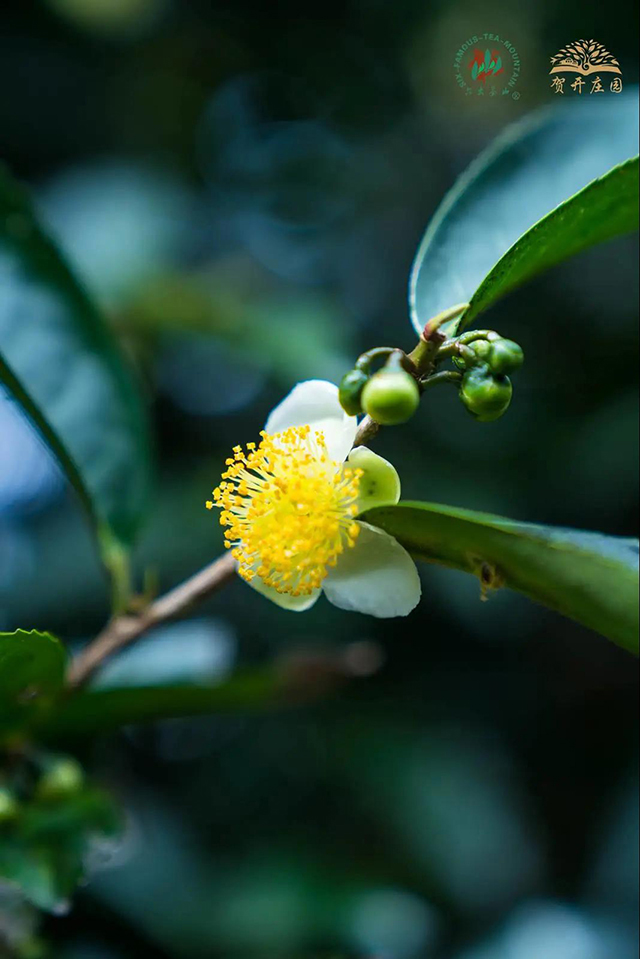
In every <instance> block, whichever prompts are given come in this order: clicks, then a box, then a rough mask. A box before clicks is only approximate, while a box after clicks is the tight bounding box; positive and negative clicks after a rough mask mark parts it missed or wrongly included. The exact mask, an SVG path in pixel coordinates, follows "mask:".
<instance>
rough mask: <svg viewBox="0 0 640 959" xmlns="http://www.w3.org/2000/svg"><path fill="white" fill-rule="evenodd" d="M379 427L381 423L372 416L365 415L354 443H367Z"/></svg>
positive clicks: (357, 444) (356, 444) (359, 444)
mask: <svg viewBox="0 0 640 959" xmlns="http://www.w3.org/2000/svg"><path fill="white" fill-rule="evenodd" d="M379 429H380V424H379V423H376V421H375V420H372V419H371V417H370V416H365V418H364V419H363V420H362V422H361V423H360V426H359V427H358V432H357V433H356V438H355V439H354V441H353V445H354V446H364V444H365V443H367V442H368V441H369V440H371V439H373V437H374V436H375V435H376V433H377V432H378V430H379Z"/></svg>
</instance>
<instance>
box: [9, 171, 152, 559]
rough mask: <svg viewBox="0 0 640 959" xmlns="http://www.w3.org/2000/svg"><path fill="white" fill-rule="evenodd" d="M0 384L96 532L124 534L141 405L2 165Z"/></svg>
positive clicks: (142, 429) (132, 504)
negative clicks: (36, 433)
mask: <svg viewBox="0 0 640 959" xmlns="http://www.w3.org/2000/svg"><path fill="white" fill-rule="evenodd" d="M0 286H1V288H2V296H1V297H0V356H1V357H2V361H1V362H0V382H3V383H4V384H5V386H6V387H7V388H8V390H9V392H10V394H12V395H13V396H14V397H15V399H16V401H17V402H18V403H19V404H20V405H21V406H22V407H23V409H24V410H25V412H26V413H27V415H28V416H29V417H30V418H31V419H32V421H33V423H34V425H35V426H36V427H37V428H38V429H39V430H40V432H41V433H42V435H43V437H44V439H45V441H46V442H47V443H48V444H49V445H50V446H51V448H52V450H53V452H54V454H55V455H56V456H57V458H58V460H59V462H60V464H61V466H62V468H63V470H64V471H65V473H66V474H67V476H68V478H69V480H70V481H71V483H72V484H73V485H74V487H75V488H76V490H77V491H78V493H79V494H80V496H81V498H82V500H83V502H84V504H85V505H86V506H87V508H88V509H89V510H90V512H91V514H92V515H93V517H94V519H95V521H96V524H97V525H98V527H99V528H100V530H101V532H102V534H103V538H104V539H106V540H114V541H116V542H120V543H128V542H130V541H131V539H132V537H133V535H134V533H135V530H136V528H137V526H138V524H139V522H140V520H141V517H142V515H143V512H144V509H145V505H146V501H147V498H148V495H147V494H148V478H149V460H150V457H149V435H148V427H147V422H146V416H145V412H144V409H143V404H142V401H141V398H140V395H139V391H138V390H137V388H136V386H135V384H134V380H133V377H132V376H131V374H130V372H129V371H128V369H127V366H126V364H125V362H124V361H123V358H122V357H121V356H120V353H119V351H118V348H117V344H116V342H115V340H114V338H113V337H112V336H111V334H110V332H109V330H108V328H107V326H106V325H105V323H104V321H103V320H102V318H101V317H100V315H99V314H98V312H97V311H96V309H95V307H94V306H93V304H92V303H91V301H90V300H89V298H88V297H87V296H86V294H85V293H84V291H83V290H82V289H81V287H80V286H79V285H78V283H77V282H76V281H75V279H74V277H73V275H72V274H71V272H70V271H69V269H68V268H67V266H66V264H65V262H64V260H63V259H62V257H61V256H60V254H59V252H58V250H57V249H56V248H55V246H54V245H53V244H52V243H51V241H50V240H49V239H48V238H47V237H46V235H45V234H44V233H43V232H42V230H41V229H40V226H39V225H38V223H37V221H36V219H35V217H34V215H33V211H32V209H31V205H30V203H29V201H28V198H27V197H26V195H25V193H24V191H23V190H22V189H21V188H20V187H19V186H18V185H17V184H16V183H15V182H14V181H13V180H12V178H11V177H10V176H9V175H8V174H7V172H6V171H4V170H0Z"/></svg>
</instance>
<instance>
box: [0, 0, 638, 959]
mask: <svg viewBox="0 0 640 959" xmlns="http://www.w3.org/2000/svg"><path fill="white" fill-rule="evenodd" d="M637 27H638V24H637V4H635V3H632V2H630V0H629V2H622V3H619V4H617V5H615V6H613V5H603V4H593V3H592V4H585V3H584V2H577V0H571V2H563V3H562V4H557V3H551V2H548V0H547V2H544V3H538V4H535V5H534V4H525V3H522V2H520V3H506V0H497V2H490V3H485V4H482V5H477V4H472V3H469V2H465V0H460V2H455V3H445V2H440V3H430V4H427V3H424V2H421V3H419V2H416V0H401V2H397V3H393V4H392V3H390V2H387V3H384V2H382V0H360V2H357V0H353V2H349V3H346V4H338V3H334V4H331V3H323V4H318V3H314V2H313V0H312V2H311V3H310V4H306V5H305V6H304V7H299V6H297V5H293V4H292V5H287V4H283V5H278V6H273V5H268V6H265V5H263V4H260V3H258V2H253V3H248V2H243V3H239V4H238V3H235V4H233V3H230V2H218V3H211V2H209V0H189V2H180V0H40V2H35V0H5V3H4V5H3V13H2V33H1V35H0V84H1V89H2V96H1V97H0V108H1V115H0V129H1V130H2V143H3V147H2V149H3V156H4V159H5V160H6V162H7V163H8V165H9V167H10V169H11V170H12V171H13V172H14V174H15V175H16V176H18V177H20V178H21V179H22V180H24V181H26V182H27V183H28V184H29V185H30V186H31V187H32V189H33V191H34V195H35V200H36V203H37V206H38V209H39V212H40V216H41V219H42V221H43V222H44V223H45V224H46V225H47V227H48V229H49V230H50V231H51V233H52V234H53V235H54V236H55V237H56V238H57V240H58V242H59V244H60V246H61V247H62V249H63V250H64V251H65V252H66V254H67V256H68V258H69V260H70V262H71V263H72V264H73V266H74V267H75V270H76V272H77V274H78V275H79V276H80V277H81V278H82V280H83V282H84V284H85V286H86V287H87V288H88V289H89V291H90V292H92V294H93V295H94V296H95V297H96V298H97V299H98V301H99V302H100V303H101V304H102V306H103V308H104V310H105V313H106V314H107V316H108V318H109V319H110V322H111V323H112V325H113V327H114V328H115V329H116V330H117V332H118V334H119V336H120V337H121V339H122V343H123V346H124V348H125V349H126V350H127V352H128V353H129V354H130V357H131V359H132V361H133V362H134V363H135V364H136V366H137V368H138V371H139V375H140V379H141V382H142V383H143V388H144V390H145V393H146V395H147V397H148V402H149V406H150V409H151V413H152V418H153V423H154V430H155V436H156V443H157V454H158V462H159V486H158V491H157V495H156V496H155V499H154V500H153V501H152V502H150V503H149V520H148V525H147V527H146V529H145V531H144V535H143V537H142V541H141V544H140V548H139V550H138V554H137V562H138V568H139V571H140V572H141V571H142V570H143V569H145V568H146V567H148V566H151V567H153V568H154V569H155V570H156V571H157V576H158V579H159V582H160V585H161V587H162V588H163V589H164V588H168V587H170V586H171V585H173V584H175V583H177V582H178V581H179V580H180V579H181V578H183V577H185V576H187V575H189V574H190V573H191V572H193V571H194V570H196V569H197V568H198V567H199V566H200V565H202V564H204V563H206V562H207V561H208V560H210V559H211V558H213V557H214V556H215V555H217V553H218V552H219V549H220V545H221V540H220V535H219V532H218V528H217V526H216V524H215V523H214V522H212V520H211V517H210V515H208V514H207V513H206V512H205V510H204V508H203V503H204V500H205V499H206V498H207V497H208V495H209V493H210V490H211V488H212V487H213V486H214V485H215V484H216V482H217V478H218V476H219V473H220V468H221V464H222V462H223V460H224V457H225V455H226V454H227V450H228V448H229V447H230V446H232V445H235V444H236V443H242V442H245V441H246V440H249V439H255V435H256V433H257V431H258V430H259V429H260V428H261V427H262V424H263V421H264V419H265V418H266V415H267V413H268V411H269V410H270V409H271V407H272V406H273V405H274V404H275V403H276V402H278V400H279V399H280V398H281V397H282V395H283V394H284V393H285V392H286V391H288V390H289V389H290V388H291V386H292V385H293V384H294V383H295V382H296V381H297V380H299V379H303V378H306V377H310V376H311V377H326V378H329V379H333V380H334V381H335V380H337V379H338V378H339V376H340V375H341V374H342V372H344V371H345V370H346V369H347V368H349V366H350V365H351V362H352V360H353V358H354V357H355V356H356V355H357V354H358V353H360V352H361V351H362V350H363V349H367V348H369V347H371V346H375V345H381V344H387V343H389V344H391V345H398V346H401V347H405V348H410V347H411V346H412V344H413V342H414V334H413V333H412V330H411V327H410V323H409V319H408V311H407V306H406V287H407V278H408V273H409V269H410V266H411V261H412V258H413V255H414V252H415V249H416V247H417V244H418V242H419V240H420V237H421V234H422V232H423V230H424V228H425V225H426V223H427V221H428V219H429V217H430V216H431V214H432V212H433V211H434V209H435V207H436V206H437V204H438V202H439V201H440V199H441V197H442V195H443V193H444V191H445V190H446V189H447V188H448V187H449V186H450V185H451V183H452V182H453V180H454V178H455V176H456V175H457V174H458V173H459V172H461V171H462V170H463V169H464V168H465V166H466V165H467V164H468V162H469V161H470V160H471V159H472V158H473V157H474V156H475V155H476V153H477V152H478V151H479V150H480V149H481V148H482V147H483V146H484V145H485V144H487V143H488V142H489V141H490V140H491V139H492V138H493V137H494V136H495V135H496V133H497V132H499V131H500V130H501V129H502V128H503V127H504V126H505V124H507V123H508V122H510V121H511V120H513V119H516V118H517V117H519V116H521V115H523V114H525V113H526V112H528V111H529V110H531V109H533V108H535V107H536V106H538V105H541V104H545V103H550V102H552V101H553V94H552V92H551V90H550V88H549V78H548V76H547V70H548V60H549V57H550V56H551V55H552V54H554V53H556V52H557V50H558V49H559V48H560V47H561V46H564V45H565V44H566V43H567V42H569V41H571V40H573V39H577V38H579V37H583V36H584V37H592V36H593V37H594V38H596V39H597V40H599V41H601V42H602V43H604V44H605V46H607V48H608V49H609V50H611V52H612V53H613V54H614V55H615V56H616V57H617V58H618V60H619V61H620V63H621V66H622V69H623V75H624V82H625V85H628V84H631V83H635V82H637V79H638V62H637V44H636V38H637V33H638V30H637ZM480 30H482V31H485V30H486V31H493V32H497V33H500V35H501V36H510V37H511V39H512V41H513V43H514V44H515V46H516V47H517V49H518V51H519V53H520V57H521V62H522V72H521V77H520V81H519V86H518V90H519V92H520V94H521V96H520V98H519V99H518V100H512V99H510V98H507V97H499V98H496V99H495V100H489V99H486V100H484V99H483V100H480V99H475V98H474V99H473V100H472V102H469V100H468V99H465V97H464V96H463V95H462V94H461V92H460V90H459V89H458V87H457V85H456V82H455V76H454V71H453V57H454V55H455V51H456V50H457V49H458V47H459V45H460V44H461V43H462V42H463V41H464V40H465V39H466V38H467V37H468V36H469V35H470V34H473V33H476V32H478V31H480ZM489 225H490V224H483V223H481V222H480V223H477V224H476V225H475V229H476V230H478V231H479V232H482V230H483V229H485V228H488V227H489ZM637 253H638V251H637V243H636V240H635V239H633V238H632V239H623V240H620V241H615V242H613V243H610V244H608V245H607V246H604V247H600V248H597V249H595V250H593V251H591V252H589V253H588V254H585V255H582V256H581V257H579V258H578V259H576V260H573V261H570V262H569V263H568V264H566V265H564V266H562V267H560V268H558V269H556V270H554V271H552V272H551V273H550V274H548V275H547V276H546V277H544V278H543V279H541V280H536V281H535V282H533V283H532V284H529V285H528V286H527V287H525V288H524V289H523V290H521V291H519V292H517V293H516V294H513V295H511V296H510V297H508V298H507V300H506V301H504V302H503V303H501V304H500V305H499V306H498V307H496V308H494V309H493V310H492V311H491V312H490V313H489V314H488V315H487V317H486V325H489V326H491V327H492V328H496V329H498V330H499V331H500V332H501V333H503V334H504V335H505V336H509V337H513V338H514V339H516V340H517V341H518V342H520V343H521V344H522V346H523V348H524V350H525V353H526V358H527V362H526V366H525V368H524V369H523V371H522V373H521V374H519V375H518V378H517V382H516V384H515V386H516V389H515V397H514V402H513V404H512V407H511V409H510V411H509V414H508V415H507V416H505V417H504V419H502V420H500V421H498V422H496V423H494V424H491V425H487V426H484V425H479V424H476V423H474V422H473V421H472V420H471V419H470V418H469V417H467V416H466V415H465V414H464V411H463V410H462V408H461V406H460V404H459V403H458V401H457V400H456V397H455V395H453V393H451V394H450V393H449V392H448V391H443V395H439V394H438V393H437V392H436V393H435V394H434V395H432V396H429V400H428V403H427V402H425V403H424V404H423V407H424V408H423V409H422V410H421V411H420V413H419V415H418V416H416V417H415V419H414V420H412V421H411V423H410V424H409V425H408V426H406V427H404V428H401V429H397V430H386V431H384V432H383V433H382V434H381V435H380V437H379V440H378V441H377V442H376V449H377V450H378V451H379V452H381V453H382V454H383V455H384V456H387V457H388V458H390V459H391V460H392V461H393V462H394V463H395V464H396V465H397V467H398V469H399V470H400V473H401V476H402V480H403V493H404V496H405V498H421V499H426V500H433V501H436V502H448V503H451V504H453V505H459V506H465V507H470V508H475V509H485V510H489V511H494V512H498V513H503V514H504V515H507V516H510V517H512V518H516V519H524V520H532V521H539V522H543V523H552V524H558V525H565V526H576V527H584V528H587V529H594V530H600V531H602V532H606V533H612V534H616V533H617V534H622V535H629V534H633V533H634V532H635V530H636V525H637V484H638V475H637V448H636V445H635V443H636V441H635V437H636V436H637V399H636V366H637V345H638V344H637V314H636V304H637V300H638V290H637V285H638V284H637ZM422 578H423V590H424V596H423V602H422V604H421V606H420V607H419V608H418V610H416V611H415V612H414V613H413V614H412V616H411V617H410V618H409V619H408V620H407V621H392V622H384V621H382V622H380V621H375V620H372V619H367V618H365V617H361V616H358V615H354V614H347V613H341V612H340V611H338V610H336V609H334V608H333V607H330V606H329V605H328V604H327V603H326V602H324V601H321V602H320V603H318V605H317V606H316V607H315V609H314V610H312V611H311V612H310V613H307V614H305V615H303V616H295V615H287V614H286V613H284V612H282V611H281V610H279V609H277V608H275V607H272V606H271V605H269V604H267V603H266V602H265V601H264V600H262V599H261V598H260V597H259V596H257V595H256V594H254V593H253V592H252V591H250V590H249V589H247V588H246V587H245V586H244V585H243V584H241V583H237V584H233V585H232V586H231V587H230V588H229V589H227V590H226V592H225V593H224V594H221V595H220V596H218V597H217V598H215V599H213V600H212V601H211V602H210V603H209V604H208V605H207V606H206V607H203V608H202V609H199V610H198V611H197V613H196V614H194V617H193V618H192V619H190V620H188V621H186V622H183V623H179V624H175V625H172V626H170V627H167V628H165V629H164V630H162V633H161V635H156V636H155V637H153V638H150V639H149V640H148V642H145V643H141V644H140V646H139V647H138V648H136V650H135V651H133V652H131V653H130V654H126V655H124V656H122V657H121V658H120V659H119V660H118V661H117V662H114V663H113V664H112V665H111V666H109V667H108V668H107V669H106V670H105V672H104V682H107V681H108V682H112V683H116V682H122V683H126V682H134V681H136V682H141V681H148V682H152V681H159V680H162V679H163V677H169V676H170V677H172V678H193V677H194V676H197V677H199V678H201V679H212V680H215V679H217V678H220V679H222V678H223V677H225V676H228V675H231V674H232V673H233V671H234V670H236V669H238V668H242V667H245V666H249V665H253V664H260V663H264V664H271V663H276V664H278V668H281V669H287V670H292V671H294V672H295V674H296V676H297V677H298V679H299V681H300V682H301V683H308V684H309V689H310V691H311V698H312V699H313V703H311V704H309V705H307V706H305V707H296V708H293V707H284V706H283V708H282V709H281V710H279V709H273V710H271V711H269V712H267V713H262V714H261V713H259V712H257V713H255V714H252V715H248V714H230V715H225V716H219V717H218V716H213V717H210V718H203V719H198V720H175V721H168V722H164V723H161V724H158V725H156V726H154V727H147V728H144V729H130V730H126V731H124V732H121V733H119V734H117V735H113V736H111V737H105V738H102V739H101V740H99V741H96V742H93V743H92V744H91V745H90V746H85V747H83V749H82V751H81V752H80V753H79V755H80V756H81V757H82V759H83V760H84V761H86V762H87V763H88V766H89V769H90V770H91V772H92V774H93V775H94V776H95V777H96V778H97V779H98V780H99V781H101V782H103V783H104V784H105V785H106V786H107V787H108V788H109V789H111V790H112V791H113V792H114V793H115V794H116V795H117V796H118V798H119V799H120V801H121V802H122V804H123V805H124V807H125V809H126V810H127V817H128V826H127V830H126V836H125V840H124V842H123V843H122V844H120V845H118V846H116V847H114V848H113V849H110V850H103V851H102V853H101V856H100V857H99V861H97V862H96V863H93V864H92V865H93V866H95V871H94V872H93V874H92V878H91V881H90V883H89V884H88V886H87V887H86V889H84V890H82V891H81V892H80V894H79V896H78V898H77V901H76V902H75V904H74V907H73V909H72V910H71V911H67V910H65V909H64V908H61V910H60V911H61V915H60V916H59V917H56V918H52V919H50V920H48V921H47V924H46V927H45V932H46V937H47V939H48V940H49V941H50V942H51V943H52V949H53V955H55V956H60V957H61V959H120V957H122V959H130V957H145V959H146V957H149V959H152V957H153V959H155V957H157V959H170V957H194V959H200V957H212V959H223V957H224V959H236V957H237V959H245V957H246V959H253V957H255V959H258V957H265V959H347V957H360V959H631V957H633V956H635V955H637V925H636V907H637V895H638V879H637V860H636V854H637V853H636V850H637V814H636V812H635V810H636V808H637V767H636V764H635V761H634V755H635V750H636V742H637V736H636V721H635V713H636V707H637V686H636V678H635V669H634V664H633V662H632V660H630V658H629V656H628V655H627V654H626V653H624V652H623V651H621V650H619V649H617V648H615V647H613V646H612V645H611V644H610V643H608V642H607V641H605V640H603V639H602V638H600V637H598V636H596V635H594V634H591V633H589V632H588V631H586V630H585V629H583V628H581V627H579V626H577V625H575V624H573V623H570V622H568V621H564V620H562V619H561V618H559V617H558V616H556V615H554V614H553V613H551V612H548V611H546V610H543V609H541V608H537V607H534V606H533V605H531V604H530V603H528V602H527V601H526V600H524V599H522V598H521V597H518V596H515V595H513V594H508V593H504V594H502V593H498V594H497V595H496V596H494V597H492V599H491V600H490V602H488V603H484V604H481V603H480V602H479V589H478V584H477V582H476V581H474V580H472V579H469V578H467V577H465V576H464V575H463V574H458V573H454V572H449V571H445V570H442V569H439V568H435V567H434V568H430V567H427V568H424V567H423V569H422ZM107 613H108V596H107V590H106V587H105V583H104V581H103V579H102V576H101V573H100V570H99V567H98V563H97V560H96V557H95V553H94V547H93V543H92V541H91V538H90V535H89V533H88V531H87V529H86V528H85V525H84V522H83V519H82V516H81V514H80V511H79V509H78V506H77V503H76V502H75V501H74V500H73V497H72V495H71V494H70V493H69V491H68V490H67V489H66V488H65V485H64V482H63V480H62V479H61V477H60V475H59V473H58V471H57V468H56V466H55V464H54V463H53V462H52V459H51V457H50V456H49V455H48V453H47V452H46V450H44V449H43V447H42V445H41V444H40V442H39V441H38V440H37V438H36V437H35V436H34V434H33V433H32V432H31V431H30V429H29V427H28V426H27V425H26V423H25V422H24V420H23V419H22V418H21V416H20V415H19V414H18V412H17V410H16V408H15V407H14V406H13V405H12V404H10V403H9V401H8V399H6V398H5V397H4V396H2V395H0V629H11V628H14V627H16V626H22V627H25V628H31V627H38V628H42V629H50V630H52V631H55V632H57V633H58V635H60V636H61V637H62V638H63V639H65V640H66V641H68V642H69V643H70V644H74V643H80V642H82V641H85V640H86V639H88V638H89V637H91V636H92V635H93V634H95V632H96V631H97V630H98V629H99V627H100V626H101V624H102V623H103V622H104V619H105V617H106V616H107ZM2 915H3V905H2V901H1V900H0V928H1V923H2V921H3V919H2Z"/></svg>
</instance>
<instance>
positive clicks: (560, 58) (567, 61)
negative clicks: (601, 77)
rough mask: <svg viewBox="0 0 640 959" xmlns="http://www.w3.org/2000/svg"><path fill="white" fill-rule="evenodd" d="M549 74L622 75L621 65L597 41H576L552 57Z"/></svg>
mask: <svg viewBox="0 0 640 959" xmlns="http://www.w3.org/2000/svg"><path fill="white" fill-rule="evenodd" d="M549 73H550V74H551V73H581V74H582V76H583V77H587V76H589V74H591V73H622V70H621V69H620V64H619V63H618V61H617V60H616V58H615V57H614V56H613V55H612V54H611V53H609V51H608V50H607V49H606V48H605V47H604V46H603V45H602V44H601V43H597V41H595V40H576V42H575V43H569V44H568V45H567V46H566V47H563V48H562V50H560V51H559V53H556V55H555V56H554V57H551V69H550V70H549Z"/></svg>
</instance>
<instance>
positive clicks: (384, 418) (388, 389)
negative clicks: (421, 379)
mask: <svg viewBox="0 0 640 959" xmlns="http://www.w3.org/2000/svg"><path fill="white" fill-rule="evenodd" d="M419 402H420V390H419V389H418V384H417V383H416V381H415V380H414V378H413V377H412V376H411V375H410V374H409V373H407V372H406V371H405V370H402V369H399V370H387V369H383V370H380V372H379V373H374V375H373V376H372V377H371V379H370V380H369V382H368V383H367V384H366V386H365V387H364V389H363V391H362V408H363V410H364V411H365V413H368V414H369V416H370V417H371V418H372V419H374V420H375V421H376V423H381V424H382V425H383V426H396V425H398V424H399V423H406V421H407V420H408V419H410V418H411V417H412V416H413V414H414V413H415V411H416V410H417V408H418V404H419Z"/></svg>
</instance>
